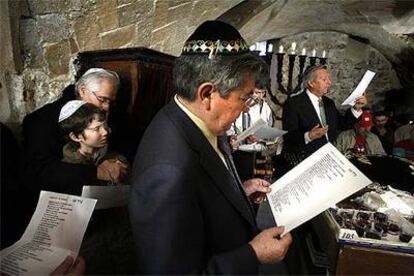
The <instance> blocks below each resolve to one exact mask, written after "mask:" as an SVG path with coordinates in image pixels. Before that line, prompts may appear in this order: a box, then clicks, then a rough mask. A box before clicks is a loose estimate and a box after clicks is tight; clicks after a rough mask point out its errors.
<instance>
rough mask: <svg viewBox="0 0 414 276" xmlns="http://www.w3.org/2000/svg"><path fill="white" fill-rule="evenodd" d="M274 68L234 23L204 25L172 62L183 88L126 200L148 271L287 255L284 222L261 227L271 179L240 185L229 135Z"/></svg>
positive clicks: (254, 269)
mask: <svg viewBox="0 0 414 276" xmlns="http://www.w3.org/2000/svg"><path fill="white" fill-rule="evenodd" d="M265 77H267V78H268V68H267V65H266V64H265V63H264V62H263V61H262V60H261V59H260V58H259V57H258V56H255V55H253V54H251V53H249V51H248V46H247V44H246V43H245V41H244V40H243V38H242V37H241V36H240V34H239V33H238V31H237V30H235V29H234V28H233V27H232V26H230V25H228V24H226V23H223V22H220V21H207V22H204V23H203V24H202V25H200V26H199V27H198V28H197V29H196V30H195V32H194V33H193V34H192V35H191V36H190V38H189V39H188V40H187V42H186V44H185V46H184V48H183V52H182V54H181V56H180V57H178V58H177V60H176V64H175V68H174V82H175V88H176V91H177V95H176V96H175V97H174V99H173V100H172V101H171V102H170V103H169V104H167V105H166V106H165V107H164V108H163V109H162V110H160V112H159V113H158V114H157V115H156V116H155V118H154V119H153V121H152V122H151V124H150V125H149V127H148V128H147V130H146V133H145V135H144V137H143V139H142V140H141V144H140V146H139V149H138V152H137V154H136V157H135V161H134V168H133V171H132V182H133V183H132V184H133V186H132V190H131V198H130V203H129V209H130V218H131V223H132V228H133V233H134V238H135V246H136V254H137V260H138V262H137V268H138V271H139V273H142V274H201V273H208V274H257V273H258V264H259V263H273V262H277V261H280V260H281V259H283V257H284V256H285V254H286V252H287V250H288V247H289V244H290V243H291V236H290V234H286V235H284V236H283V237H280V235H281V234H282V233H283V231H284V228H283V227H274V228H269V229H267V230H264V231H263V232H261V233H259V230H258V228H257V225H256V222H255V213H254V208H252V203H251V201H250V200H251V199H252V198H253V199H255V200H256V202H260V201H261V200H263V199H264V193H266V192H269V191H270V188H269V187H268V185H269V183H268V182H266V181H264V180H260V179H252V180H248V181H246V182H244V183H241V182H240V179H239V178H238V175H237V172H236V171H235V167H234V163H233V162H232V159H231V153H230V147H229V144H228V143H227V139H226V138H227V137H226V136H225V132H226V131H227V130H228V129H229V128H230V126H231V124H232V123H233V122H234V121H235V120H236V119H237V117H238V116H239V115H240V113H241V111H242V110H245V111H248V108H249V106H250V105H251V104H252V103H254V100H253V98H252V97H251V96H252V93H253V89H254V87H255V84H256V83H257V82H258V80H259V79H262V78H265Z"/></svg>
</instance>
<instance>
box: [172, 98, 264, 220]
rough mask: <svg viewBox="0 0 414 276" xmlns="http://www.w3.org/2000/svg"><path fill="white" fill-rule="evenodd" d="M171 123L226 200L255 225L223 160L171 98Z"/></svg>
mask: <svg viewBox="0 0 414 276" xmlns="http://www.w3.org/2000/svg"><path fill="white" fill-rule="evenodd" d="M166 112H167V113H168V115H169V117H170V118H175V119H177V120H172V121H173V123H174V124H175V125H176V126H177V128H180V129H181V130H182V133H183V135H184V137H185V139H186V141H187V143H188V144H189V145H190V147H191V148H193V149H194V150H195V151H197V152H198V153H199V154H200V164H201V166H203V168H204V169H205V171H206V172H207V174H208V175H209V176H210V177H211V178H212V179H213V183H214V184H215V185H216V186H217V187H218V189H219V190H220V191H221V192H222V193H223V195H224V196H225V197H226V198H227V200H228V201H229V202H230V203H231V204H232V205H233V206H234V207H235V209H236V210H237V211H238V212H239V213H240V214H241V215H242V216H243V217H244V218H245V219H246V220H247V221H248V222H249V223H250V224H251V225H252V226H256V221H255V218H254V217H253V214H252V212H251V211H250V209H249V208H250V206H248V205H247V203H246V202H245V200H244V198H243V195H240V194H238V193H239V191H237V190H236V189H235V187H234V183H233V182H234V180H233V177H232V176H231V174H230V172H229V171H228V170H227V168H226V166H225V165H224V163H223V161H222V160H221V159H220V157H219V156H218V155H217V153H216V152H215V150H214V149H213V147H212V146H211V145H210V143H209V142H208V141H207V138H206V137H205V136H204V135H203V134H202V132H201V130H200V129H199V128H198V127H197V126H196V125H195V124H194V123H193V121H191V119H190V118H189V117H188V116H187V115H186V114H185V113H184V112H183V111H182V110H181V109H180V108H179V107H178V106H177V104H176V103H175V102H174V100H172V101H171V102H170V103H169V105H168V106H167V108H166Z"/></svg>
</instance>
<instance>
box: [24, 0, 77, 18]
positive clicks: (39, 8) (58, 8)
mask: <svg viewBox="0 0 414 276" xmlns="http://www.w3.org/2000/svg"><path fill="white" fill-rule="evenodd" d="M71 2H72V1H70V0H53V1H51V0H31V1H28V3H29V7H30V11H31V12H32V14H33V15H41V14H49V13H64V12H68V11H69V10H70V9H71V8H72V3H71Z"/></svg>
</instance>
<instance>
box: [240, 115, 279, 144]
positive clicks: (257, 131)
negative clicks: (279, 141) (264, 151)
mask: <svg viewBox="0 0 414 276" xmlns="http://www.w3.org/2000/svg"><path fill="white" fill-rule="evenodd" d="M286 133H287V131H284V130H281V129H277V128H273V127H270V126H268V125H267V124H266V122H265V121H263V120H262V119H259V120H257V121H256V122H255V123H254V124H253V125H251V126H250V127H249V128H247V129H246V130H245V131H243V132H242V133H240V134H239V135H237V138H236V142H238V143H240V142H241V141H243V140H244V139H246V138H247V137H249V136H250V135H254V136H255V137H256V138H258V139H267V140H271V139H273V140H274V139H276V138H277V137H280V136H282V135H284V134H286Z"/></svg>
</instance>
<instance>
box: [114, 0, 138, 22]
mask: <svg viewBox="0 0 414 276" xmlns="http://www.w3.org/2000/svg"><path fill="white" fill-rule="evenodd" d="M136 5H137V3H128V4H125V5H123V6H121V7H118V18H119V26H120V27H123V26H126V25H130V24H134V23H135V22H136V21H137V10H136Z"/></svg>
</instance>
